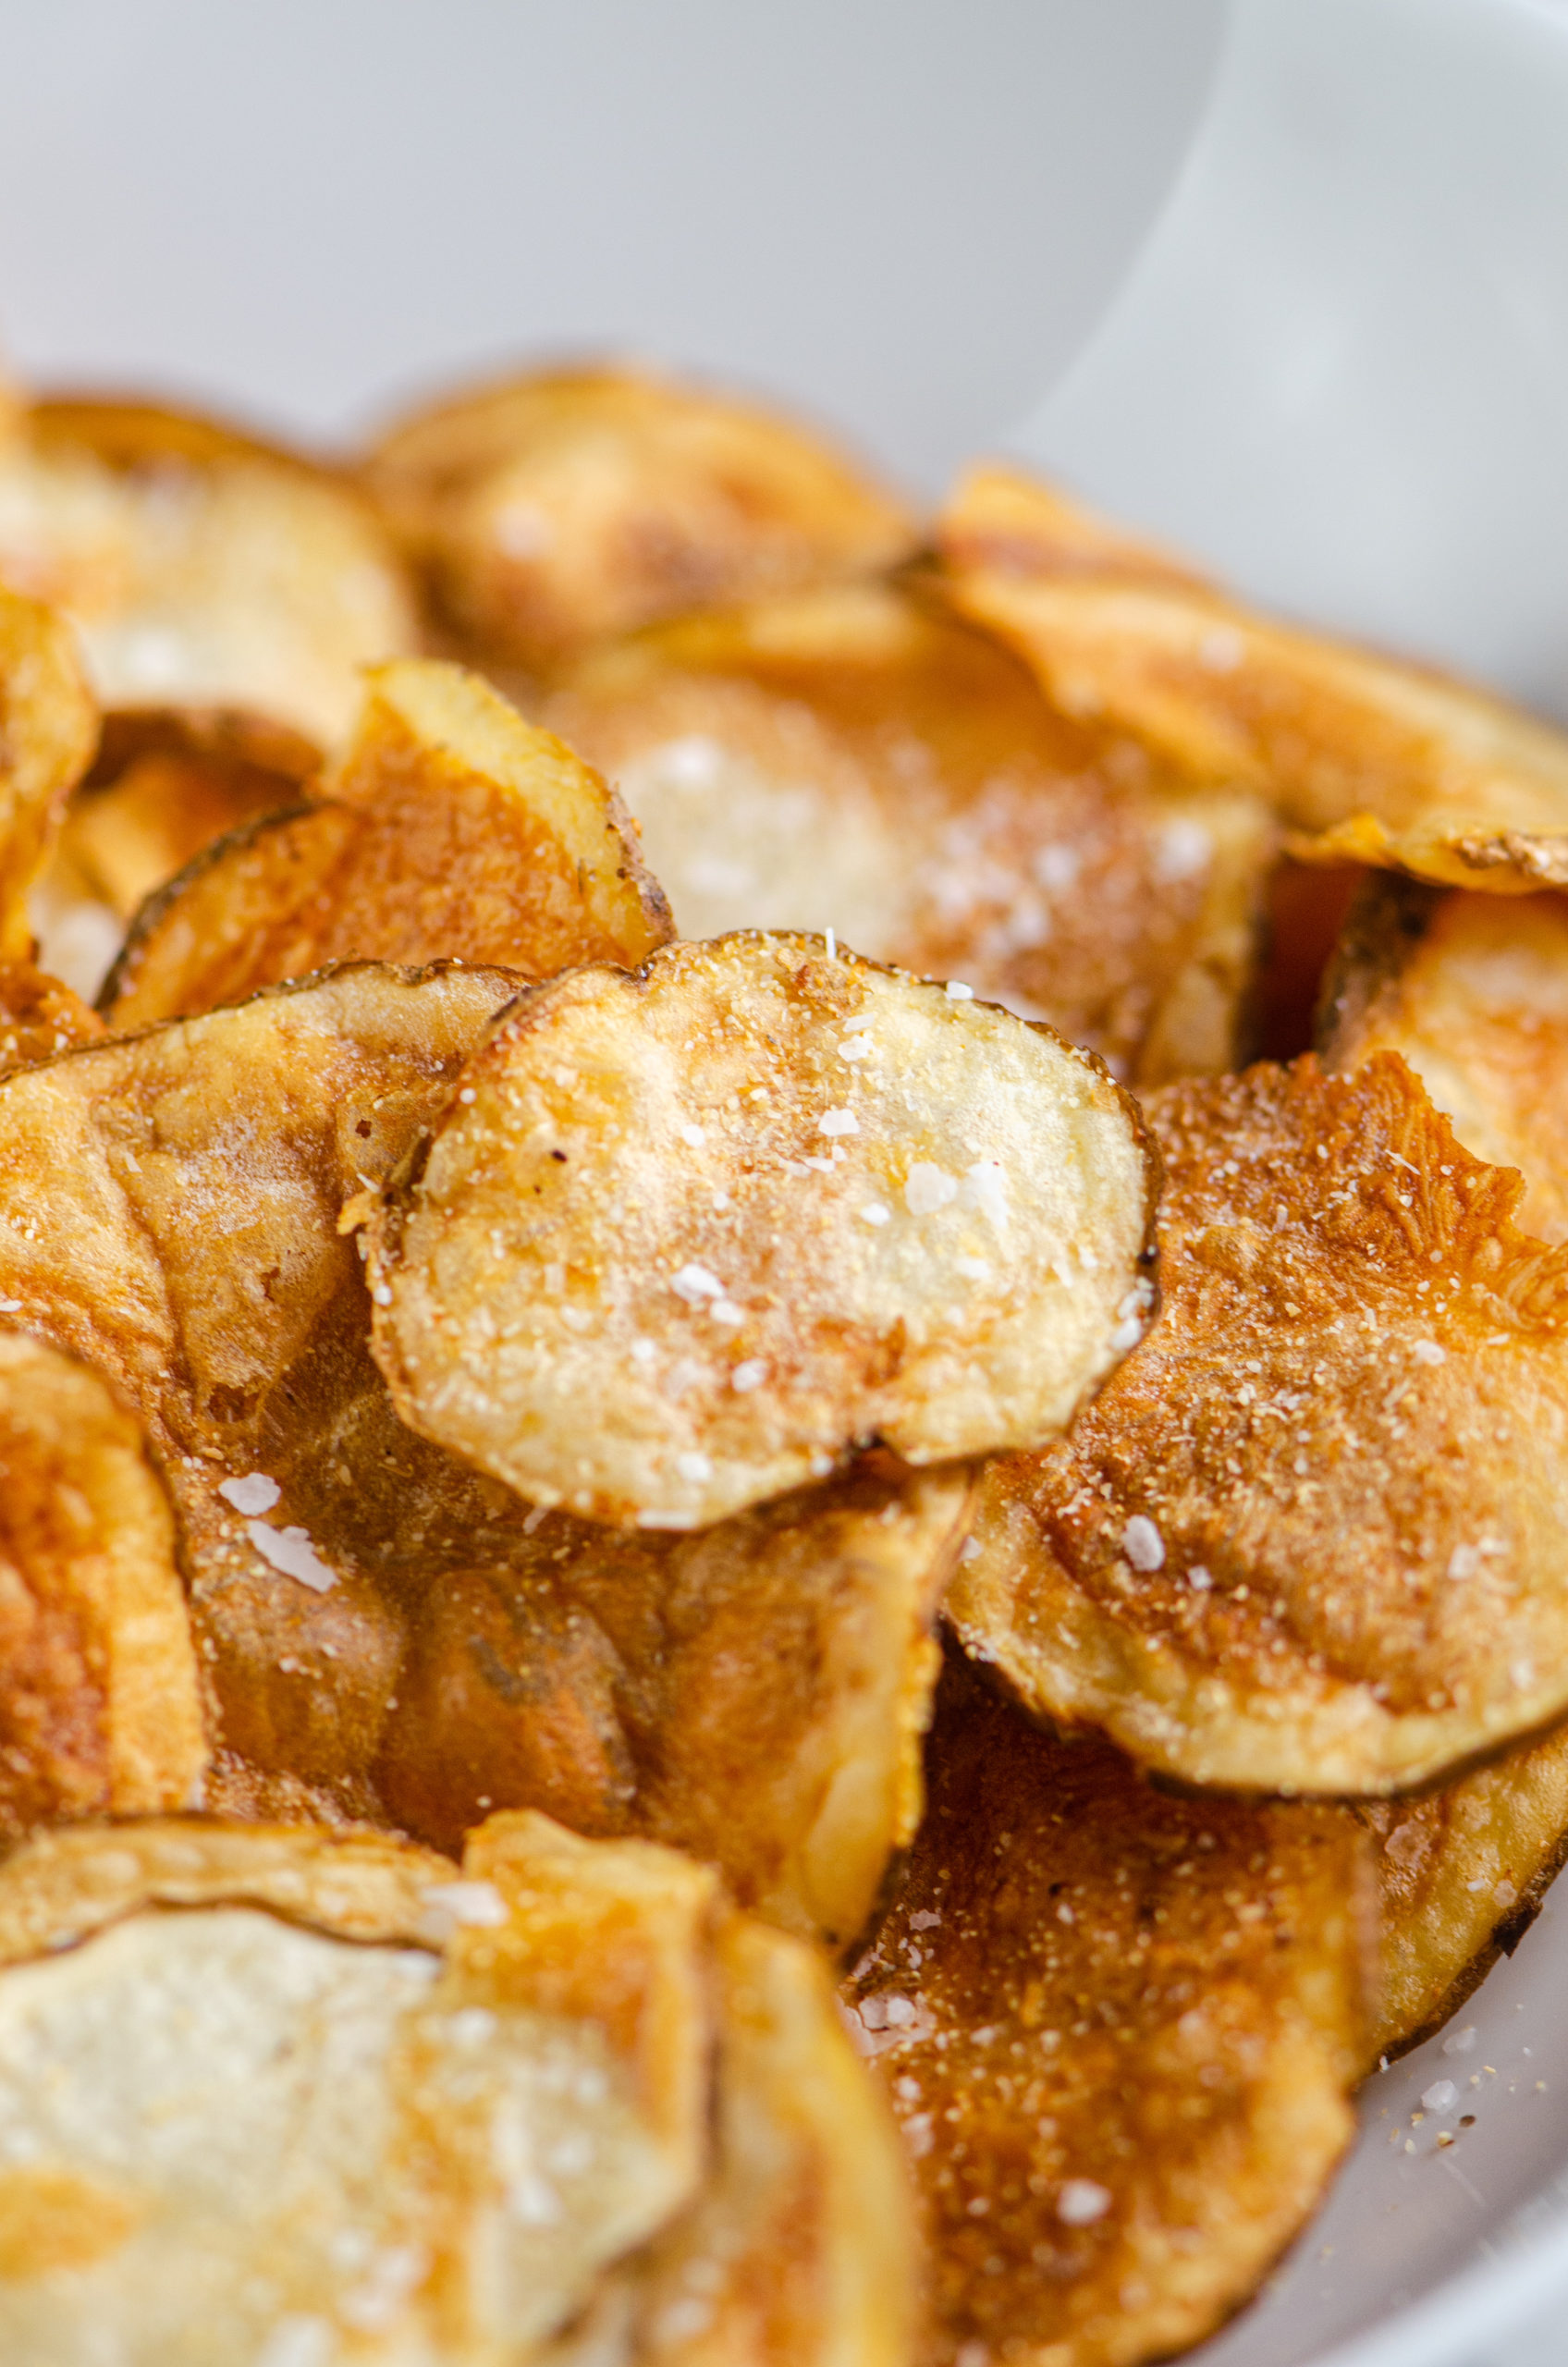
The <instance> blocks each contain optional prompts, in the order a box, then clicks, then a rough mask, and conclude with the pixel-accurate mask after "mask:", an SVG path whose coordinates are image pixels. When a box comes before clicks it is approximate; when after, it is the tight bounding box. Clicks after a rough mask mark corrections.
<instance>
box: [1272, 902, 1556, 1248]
mask: <svg viewBox="0 0 1568 2367" xmlns="http://www.w3.org/2000/svg"><path fill="white" fill-rule="evenodd" d="M1318 1049H1320V1051H1321V1052H1322V1055H1323V1060H1324V1063H1325V1065H1326V1066H1327V1067H1329V1068H1334V1069H1354V1068H1357V1067H1359V1066H1360V1064H1361V1063H1362V1061H1365V1060H1366V1059H1367V1058H1368V1057H1369V1055H1370V1054H1371V1053H1373V1052H1375V1051H1390V1052H1397V1053H1398V1054H1399V1055H1400V1057H1401V1059H1402V1060H1403V1061H1406V1062H1407V1063H1408V1065H1409V1066H1410V1067H1411V1068H1413V1069H1414V1070H1415V1073H1416V1075H1417V1076H1418V1077H1419V1078H1420V1079H1421V1082H1422V1084H1423V1085H1425V1086H1426V1088H1427V1093H1428V1094H1429V1095H1430V1097H1431V1098H1432V1100H1433V1101H1434V1102H1435V1104H1436V1105H1437V1107H1438V1108H1439V1110H1442V1111H1443V1112H1444V1113H1445V1114H1446V1115H1447V1116H1448V1117H1449V1118H1450V1119H1451V1120H1452V1124H1453V1130H1454V1133H1455V1134H1457V1135H1458V1137H1459V1139H1460V1141H1461V1142H1462V1143H1463V1144H1464V1147H1465V1148H1466V1150H1470V1151H1473V1152H1474V1153H1475V1154H1476V1158H1477V1159H1488V1160H1489V1161H1490V1162H1491V1164H1492V1165H1493V1166H1494V1167H1516V1168H1517V1169H1518V1170H1519V1171H1520V1172H1521V1174H1522V1175H1523V1176H1524V1178H1525V1197H1524V1199H1523V1200H1522V1202H1521V1203H1520V1207H1519V1222H1520V1224H1521V1225H1522V1226H1523V1227H1524V1229H1525V1232H1527V1233H1534V1234H1535V1235H1536V1236H1537V1239H1539V1240H1542V1241H1553V1242H1557V1241H1563V1240H1568V1098H1565V1096H1564V1091H1563V1087H1564V1085H1565V1083H1568V898H1565V897H1562V896H1560V895H1552V894H1550V893H1548V894H1545V895H1539V896H1529V897H1515V898H1511V899H1510V900H1509V901H1508V902H1507V903H1501V902H1500V901H1499V900H1498V899H1497V898H1496V897H1494V896H1483V895H1476V894H1474V893H1469V892H1466V891H1465V890H1464V889H1439V888H1432V887H1428V886H1426V885H1424V884H1422V883H1420V882H1417V881H1415V880H1409V879H1398V878H1390V877H1386V876H1384V875H1380V874H1378V873H1373V874H1372V875H1371V876H1370V877H1369V878H1368V879H1367V881H1366V886H1365V888H1364V889H1363V890H1362V891H1361V894H1360V896H1359V898H1358V900H1357V901H1356V903H1355V904H1354V907H1353V909H1352V911H1351V913H1350V914H1349V916H1348V918H1347V921H1346V924H1345V928H1344V932H1343V935H1342V937H1341V940H1340V945H1339V949H1338V952H1337V954H1336V958H1335V960H1334V963H1333V964H1332V965H1331V967H1330V970H1329V975H1328V977H1327V979H1326V981H1325V984H1324V988H1323V1002H1322V1012H1321V1018H1320V1025H1319V1035H1318Z"/></svg>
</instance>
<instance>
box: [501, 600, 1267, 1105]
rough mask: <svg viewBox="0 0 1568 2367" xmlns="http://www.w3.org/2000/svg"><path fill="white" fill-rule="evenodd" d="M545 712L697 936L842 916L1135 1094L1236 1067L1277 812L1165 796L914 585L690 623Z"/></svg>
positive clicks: (1146, 770)
mask: <svg viewBox="0 0 1568 2367" xmlns="http://www.w3.org/2000/svg"><path fill="white" fill-rule="evenodd" d="M545 714H546V716H547V717H548V719H549V720H550V721H551V722H552V723H553V724H555V725H556V727H557V728H558V729H559V730H561V731H562V732H564V734H565V735H566V737H567V738H568V739H569V740H570V741H571V742H572V744H573V746H576V747H581V748H582V750H583V752H584V754H586V755H588V757H589V758H590V759H591V760H592V761H593V762H594V763H595V764H597V765H599V766H600V767H602V769H603V770H604V771H605V772H606V773H607V774H608V775H609V776H610V778H611V779H614V780H615V781H616V783H617V785H618V787H619V789H620V791H621V792H622V794H623V795H624V796H625V798H626V800H627V803H628V804H629V805H630V806H631V810H632V812H633V813H634V814H635V815H636V816H637V818H638V821H639V822H640V823H641V825H642V827H643V832H644V836H645V839H646V842H647V846H648V852H649V860H650V862H651V863H652V864H653V865H654V868H655V871H656V872H657V873H658V876H659V877H660V879H661V880H662V881H663V883H664V885H665V888H666V889H667V891H668V894H669V896H670V898H671V900H672V902H673V904H674V907H675V914H676V918H677V921H678V922H679V924H680V928H681V930H682V932H683V933H684V934H685V935H686V936H688V937H694V938H695V937H716V936H719V935H721V934H722V933H723V932H724V931H726V930H728V929H733V928H739V927H747V926H756V927H765V928H791V929H802V928H806V929H821V928H829V927H831V928H834V929H836V930H837V931H838V933H839V937H840V938H843V939H844V940H845V941H846V942H847V943H849V944H851V945H853V946H854V947H855V948H856V949H857V950H859V951H861V952H862V953H866V954H869V955H870V956H872V958H873V959H875V960H877V961H887V962H895V963H899V964H900V966H901V967H903V968H905V969H909V970H913V971H916V972H919V973H921V974H923V975H925V976H928V977H957V978H960V979H962V980H963V981H964V982H965V983H966V984H968V985H969V986H971V987H974V990H975V992H976V993H977V994H980V995H983V996H985V997H986V998H987V999H990V1000H996V1001H998V1002H1005V1003H1007V1004H1008V1005H1009V1006H1010V1007H1011V1009H1013V1010H1015V1011H1018V1012H1021V1013H1022V1014H1023V1016H1024V1017H1026V1018H1035V1019H1047V1020H1049V1021H1050V1023H1051V1024H1052V1025H1053V1026H1056V1027H1058V1028H1060V1031H1061V1033H1062V1034H1063V1035H1064V1036H1069V1037H1070V1038H1071V1039H1072V1041H1073V1042H1074V1043H1080V1044H1087V1045H1088V1046H1090V1047H1091V1049H1094V1050H1095V1051H1097V1052H1099V1053H1100V1054H1101V1055H1102V1056H1103V1057H1104V1058H1105V1059H1106V1060H1107V1061H1109V1064H1110V1065H1111V1067H1112V1068H1113V1069H1114V1071H1115V1072H1116V1073H1117V1074H1118V1075H1121V1076H1127V1077H1131V1078H1133V1079H1134V1080H1135V1081H1137V1082H1139V1083H1143V1084H1157V1083H1159V1082H1160V1081H1161V1080H1163V1079H1165V1078H1167V1077H1171V1076H1178V1075H1184V1074H1189V1073H1199V1072H1203V1073H1207V1072H1208V1071H1210V1070H1224V1069H1226V1068H1230V1067H1232V1066H1234V1065H1235V1063H1236V1061H1237V1060H1238V1059H1239V1057H1240V1056H1241V1051H1242V1042H1243V1030H1244V1025H1245V1000H1246V994H1247V989H1248V987H1249V985H1250V982H1251V979H1252V975H1253V971H1254V968H1255V964H1256V938H1257V933H1258V924H1259V918H1260V907H1261V902H1262V894H1263V884H1264V879H1265V876H1266V873H1267V871H1268V865H1269V863H1270V861H1271V859H1272V855H1273V852H1274V843H1275V829H1274V826H1273V824H1272V822H1271V820H1270V819H1269V817H1268V814H1267V813H1266V811H1265V809H1264V808H1263V807H1262V806H1261V805H1260V803H1258V802H1257V800H1256V799H1255V798H1252V797H1249V796H1246V795H1244V794H1243V795H1237V794H1234V793H1231V792H1227V791H1190V790H1185V789H1182V788H1178V787H1173V786H1172V785H1171V784H1170V783H1169V782H1165V781H1162V779H1160V777H1159V776H1158V772H1157V771H1156V770H1155V769H1154V768H1153V767H1150V765H1149V764H1148V762H1147V760H1146V759H1145V758H1144V757H1143V755H1142V754H1141V752H1140V750H1139V749H1138V748H1137V747H1136V746H1135V745H1134V744H1133V742H1130V741H1127V740H1126V739H1121V740H1114V739H1112V738H1110V737H1109V736H1108V735H1107V734H1105V733H1103V732H1100V733H1096V732H1092V731H1088V730H1084V729H1083V728H1082V727H1080V726H1079V725H1076V724H1074V723H1072V722H1071V721H1069V720H1068V719H1067V718H1066V717H1062V716H1060V715H1058V714H1056V713H1055V712H1054V711H1053V710H1052V709H1051V708H1050V707H1049V706H1048V705H1047V703H1046V701H1045V700H1044V699H1043V698H1042V697H1041V695H1040V693H1039V691H1038V690H1037V689H1036V687H1035V684H1034V682H1033V681H1031V680H1030V678H1029V676H1028V674H1027V672H1026V671H1025V669H1024V668H1023V667H1022V666H1021V665H1020V664H1019V663H1018V661H1017V660H1016V659H1015V658H1014V657H1013V656H1011V654H1010V653H1009V652H1008V651H1007V650H1005V649H1003V648H1002V647H1001V646H1000V645H999V644H997V643H995V642H993V641H991V640H990V639H989V638H988V637H987V636H986V635H985V634H982V633H979V632H975V631H974V630H973V629H972V628H971V627H969V626H968V625H966V624H964V623H962V621H961V620H960V619H956V618H954V617H952V616H951V615H950V614H948V613H945V612H944V611H942V610H941V609H939V608H933V607H930V606H928V605H922V604H921V603H920V602H918V601H917V600H916V599H915V598H913V596H912V595H910V594H909V593H908V592H906V591H902V590H896V589H894V588H892V587H890V586H886V585H871V584H858V585H852V586H840V587H838V588H835V589H833V590H829V591H819V592H815V593H812V594H805V595H798V596H796V597H794V598H792V599H779V600H773V601H770V602H767V603H766V604H759V605H757V606H755V607H750V608H745V609H741V610H737V611H734V612H732V613H730V614H728V615H725V616H718V617H706V618H702V619H693V620H692V621H690V622H688V623H686V624H681V625H675V626H671V627H669V628H668V629H666V630H665V631H663V632H658V633H653V634H649V635H645V636H644V637H643V639H642V640H640V641H638V642H636V643H633V644H630V645H628V646H627V647H625V648H622V649H618V650H614V651H611V652H609V653H607V654H606V655H605V656H602V657H600V658H598V659H596V660H594V661H593V662H592V663H590V664H589V665H587V666H586V667H584V668H580V669H579V671H578V672H577V673H576V674H575V675H574V676H573V678H572V680H571V681H570V685H569V686H568V687H567V688H566V689H565V690H564V691H563V692H561V693H559V694H558V695H557V697H556V698H555V699H553V700H552V701H551V702H550V703H549V705H547V706H546V708H545Z"/></svg>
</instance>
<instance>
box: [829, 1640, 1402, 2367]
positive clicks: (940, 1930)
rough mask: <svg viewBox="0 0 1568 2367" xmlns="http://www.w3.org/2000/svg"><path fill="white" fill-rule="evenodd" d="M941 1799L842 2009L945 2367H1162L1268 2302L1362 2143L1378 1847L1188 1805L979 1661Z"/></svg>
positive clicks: (1284, 1818) (935, 1732)
mask: <svg viewBox="0 0 1568 2367" xmlns="http://www.w3.org/2000/svg"><path fill="white" fill-rule="evenodd" d="M926 1773H927V1784H928V1786H929V1791H930V1806H929V1808H928V1809H927V1811H926V1818H925V1824H924V1825H923V1826H922V1828H921V1832H920V1834H919V1837H918V1839H917V1840H916V1842H915V1845H914V1848H913V1851H912V1853H911V1855H910V1858H909V1860H908V1863H907V1865H906V1867H905V1869H904V1872H903V1877H902V1880H901V1882H900V1886H899V1889H898V1891H897V1893H896V1895H895V1896H894V1898H893V1901H892V1903H891V1905H890V1907H888V1912H887V1915H886V1917H885V1918H884V1920H883V1922H882V1924H881V1926H880V1929H879V1930H878V1932H877V1933H876V1940H875V1942H874V1944H873V1945H872V1946H871V1948H870V1949H869V1950H868V1951H867V1953H866V1955H865V1956H864V1958H863V1960H862V1962H861V1963H860V1964H859V1965H857V1967H856V1968H855V1970H854V1973H853V1974H852V1976H851V1980H850V1981H849V1982H848V1983H847V1984H846V1988H845V1996H846V1999H847V2002H848V2004H849V2006H850V2008H851V2012H852V2014H853V2016H854V2019H855V2023H856V2025H857V2026H858V2028H859V2030H860V2032H861V2043H862V2047H863V2051H864V2053H865V2054H868V2055H869V2056H871V2057H872V2059H873V2061H874V2063H875V2067H876V2071H877V2073H878V2075H879V2076H880V2078H881V2079H882V2082H883V2084H884V2087H885V2088H886V2089H887V2091H888V2094H889V2096H890V2098H891V2101H892V2103H893V2108H894V2111H895V2113H896V2114H897V2116H898V2119H899V2122H900V2126H901V2128H902V2130H903V2134H904V2140H905V2144H906V2147H907V2150H908V2152H909V2154H910V2156H911V2159H912V2161H913V2166H914V2172H915V2177H916V2180H917V2183H918V2187H919V2191H920V2201H921V2210H922V2216H923V2220H924V2225H925V2243H926V2252H927V2259H928V2270H927V2278H928V2283H929V2286H930V2288H931V2300H932V2303H933V2316H934V2320H935V2327H934V2332H933V2336H932V2339H931V2341H930V2343H929V2345H928V2347H927V2349H926V2351H925V2356H926V2357H927V2358H929V2359H930V2360H931V2361H944V2362H945V2361H965V2362H967V2361H969V2360H970V2359H971V2358H979V2357H984V2358H991V2359H997V2360H1004V2359H1005V2360H1007V2361H1017V2362H1018V2367H1135V2362H1137V2361H1142V2360H1145V2359H1150V2358H1155V2357H1163V2356H1164V2354H1165V2353H1166V2352H1167V2351H1168V2350H1174V2349H1181V2348H1182V2346H1183V2345H1185V2344H1187V2343H1190V2342H1194V2341H1196V2340H1198V2339H1199V2338H1200V2337H1201V2336H1203V2335H1205V2334H1207V2332H1208V2331H1209V2330H1210V2328H1211V2327H1213V2326H1215V2325H1216V2324H1219V2322H1220V2320H1222V2319H1223V2318H1224V2317H1226V2316H1227V2315H1228V2314H1229V2313H1230V2312H1231V2311H1232V2310H1233V2309H1235V2308H1236V2307H1237V2305H1238V2304H1239V2303H1240V2302H1242V2301H1243V2300H1245V2299H1246V2297H1247V2295H1248V2294H1249V2293H1250V2292H1251V2291H1252V2290H1253V2288H1254V2287H1255V2286H1256V2284H1257V2283H1258V2281H1259V2279H1260V2278H1261V2277H1262V2275H1264V2273H1265V2271H1266V2270H1267V2269H1268V2266H1269V2264H1270V2263H1271V2262H1272V2260H1273V2259H1274V2257H1275V2255H1276V2254H1277V2253H1278V2252H1279V2251H1280V2250H1281V2249H1282V2248H1283V2246H1284V2245H1285V2244H1286V2243H1287V2242H1288V2241H1289V2240H1290V2238H1292V2236H1293V2235H1294V2233H1295V2232H1296V2230H1297V2228H1298V2227H1299V2226H1301V2224H1302V2221H1303V2220H1304V2219H1305V2217H1306V2215H1307V2214H1308V2213H1309V2212H1310V2211H1311V2210H1312V2209H1313V2208H1314V2206H1315V2205H1316V2204H1317V2201H1318V2199H1319V2197H1320V2195H1321V2193H1322V2191H1323V2189H1324V2187H1325V2185H1326V2184H1327V2181H1328V2179H1329V2175H1330V2173H1331V2172H1332V2170H1333V2168H1334V2165H1335V2164H1336V2162H1337V2161H1338V2159H1339V2157H1340V2155H1341V2152H1343V2151H1344V2149H1345V2147H1346V2145H1347V2144H1348V2142H1349V2140H1350V2138H1351V2135H1352V2132H1353V2128H1354V2119H1353V2116H1352V2113H1351V2110H1350V2106H1349V2103H1348V2102H1347V2090H1348V2088H1349V2086H1350V2083H1351V2081H1352V2080H1353V2079H1354V2077H1355V2076H1356V2074H1357V2073H1358V2071H1359V2069H1360V2067H1361V2063H1362V2059H1363V2048H1364V2044H1365V2039H1364V2014H1365V2004H1364V1997H1365V1990H1366V1975H1367V1972H1368V1971H1369V1969H1370V1964H1369V1958H1370V1955H1371V1946H1370V1942H1371V1933H1372V1928H1373V1926H1372V1922H1371V1912H1370V1911H1371V1907H1372V1886H1371V1883H1370V1880H1369V1875H1370V1867H1369V1863H1368V1856H1369V1853H1368V1852H1367V1850H1366V1839H1365V1836H1364V1835H1363V1834H1361V1833H1360V1831H1359V1830H1358V1828H1357V1827H1356V1825H1355V1823H1354V1819H1353V1818H1351V1817H1349V1816H1347V1815H1343V1814H1339V1813H1336V1812H1335V1811H1333V1810H1331V1809H1311V1808H1302V1807H1293V1808H1281V1807H1268V1806H1263V1807H1246V1806H1243V1805H1240V1804H1238V1803H1236V1802H1234V1801H1229V1800H1219V1799H1209V1800H1186V1799H1172V1798H1170V1797H1165V1796H1164V1795H1162V1794H1160V1793H1158V1792H1156V1791H1154V1790H1153V1789H1152V1788H1151V1787H1150V1786H1149V1785H1148V1784H1145V1783H1144V1782H1142V1781H1141V1780H1140V1779H1139V1777H1138V1775H1137V1773H1136V1772H1135V1771H1134V1770H1133V1768H1132V1767H1131V1766H1130V1765H1129V1763H1128V1762H1127V1760H1124V1759H1123V1758H1122V1757H1121V1754H1120V1752H1118V1751H1115V1750H1113V1749H1111V1748H1109V1746H1108V1745H1106V1744H1105V1743H1103V1742H1100V1741H1098V1740H1092V1741H1078V1742H1071V1741H1063V1740H1060V1739H1059V1738H1057V1737H1054V1736H1050V1735H1045V1734H1041V1733H1038V1732H1035V1731H1034V1730H1032V1729H1031V1728H1030V1727H1028V1726H1027V1725H1026V1724H1025V1723H1023V1720H1022V1719H1020V1718H1019V1717H1018V1715H1017V1714H1016V1712H1015V1711H1011V1710H1010V1709H1009V1708H1008V1707H1006V1706H1005V1705H1004V1704H1003V1703H1002V1702H1000V1701H998V1700H997V1699H994V1698H993V1697H992V1696H991V1695H990V1694H989V1692H988V1691H987V1690H986V1687H985V1686H983V1684H982V1683H981V1682H980V1680H979V1679H978V1677H977V1676H976V1674H974V1671H973V1670H970V1669H966V1668H963V1667H962V1666H961V1665H960V1664H959V1663H957V1662H954V1663H953V1664H951V1665H950V1666H949V1669H948V1671H947V1672H946V1674H944V1677H943V1682H942V1686H941V1688H940V1691H939V1694H938V1707H937V1719H936V1723H935V1725H934V1726H933V1729H932V1733H931V1737H930V1742H929V1744H928V1746H927V1753H926Z"/></svg>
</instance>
